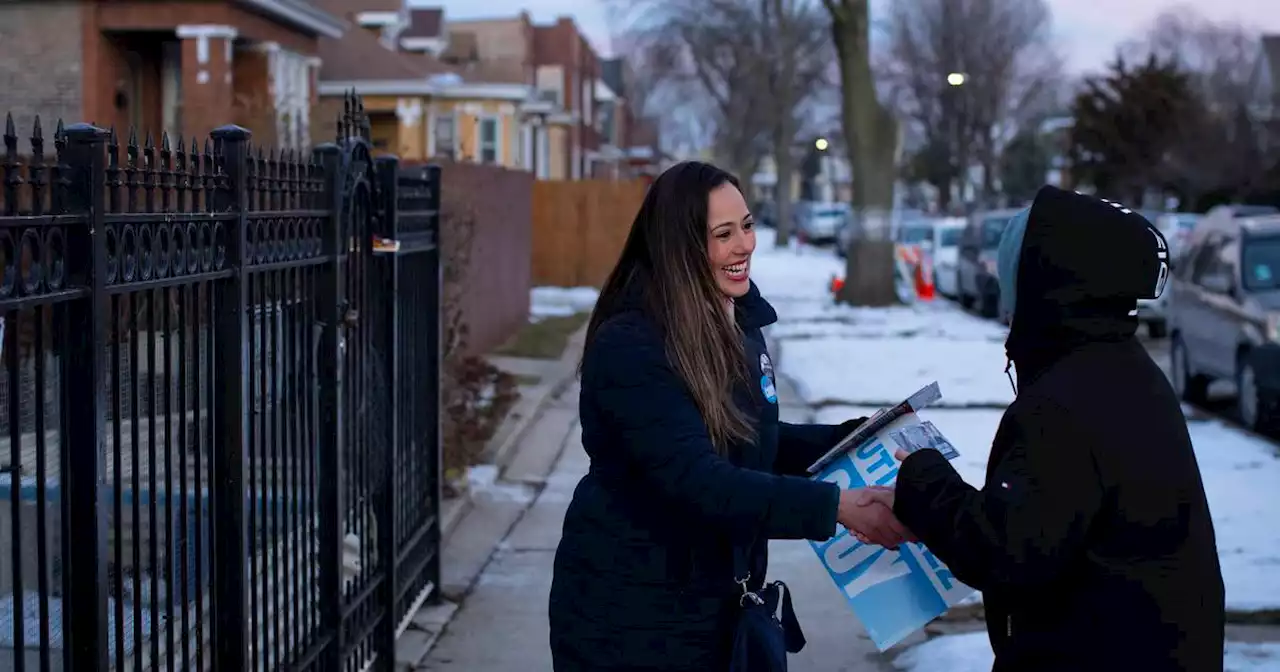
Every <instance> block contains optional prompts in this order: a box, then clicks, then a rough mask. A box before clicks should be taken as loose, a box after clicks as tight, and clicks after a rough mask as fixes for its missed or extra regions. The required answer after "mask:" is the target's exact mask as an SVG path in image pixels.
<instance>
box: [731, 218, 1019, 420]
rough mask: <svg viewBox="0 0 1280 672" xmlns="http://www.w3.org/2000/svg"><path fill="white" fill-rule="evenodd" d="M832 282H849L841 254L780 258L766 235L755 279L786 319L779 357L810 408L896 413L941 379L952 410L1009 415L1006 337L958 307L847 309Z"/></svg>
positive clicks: (802, 252)
mask: <svg viewBox="0 0 1280 672" xmlns="http://www.w3.org/2000/svg"><path fill="white" fill-rule="evenodd" d="M832 275H840V276H843V275H844V262H843V261H841V260H840V259H837V258H836V256H835V255H834V254H833V253H832V252H831V251H829V250H821V249H815V248H812V247H804V246H792V247H791V248H789V249H784V250H778V249H776V248H774V247H773V231H771V230H761V231H760V232H759V233H758V234H757V247H756V253H755V255H754V256H753V257H752V261H751V276H752V278H753V279H754V280H755V281H756V284H757V285H759V286H760V291H761V292H762V293H763V294H764V297H765V298H766V299H768V300H769V302H770V303H772V304H773V306H774V308H776V309H777V311H778V324H776V325H774V326H772V327H770V329H769V336H770V337H771V338H773V339H776V340H777V341H778V342H779V343H780V346H779V352H776V353H775V356H776V357H777V358H778V359H779V360H780V361H783V362H785V364H784V366H785V368H786V371H787V373H788V375H789V376H790V377H791V379H792V380H793V381H794V382H795V383H796V386H797V390H798V391H799V393H800V395H801V396H802V397H803V398H804V400H805V401H806V402H808V403H810V404H817V405H824V404H831V403H854V404H873V405H876V406H879V405H885V404H892V403H896V402H898V401H901V400H902V399H904V398H906V396H907V395H909V394H911V393H912V392H914V391H916V390H917V389H919V388H920V387H921V386H923V385H925V384H927V383H929V382H932V381H933V380H935V379H936V380H937V381H938V385H939V387H941V389H942V397H943V402H942V403H943V405H955V406H1003V405H1005V404H1008V403H1009V402H1010V401H1011V400H1012V399H1013V389H1012V388H1011V387H1010V385H1009V380H1008V378H1007V376H1006V375H1005V373H1004V368H1005V356H1004V338H1005V335H1006V333H1007V332H1006V330H1005V328H1004V327H1002V326H1001V325H999V324H997V323H994V322H991V321H989V320H983V319H980V318H978V317H975V316H973V315H969V314H968V313H965V312H964V311H962V310H960V309H959V308H958V307H956V306H955V305H954V304H952V303H950V302H949V301H941V300H940V301H933V302H928V303H917V304H914V305H909V306H897V307H892V308H853V307H850V306H839V305H836V304H835V302H834V301H833V300H832V298H831V296H830V293H829V291H828V289H827V288H828V285H829V283H830V281H831V276H832ZM833 362H842V363H848V364H849V365H850V366H848V367H844V366H832V363H833Z"/></svg>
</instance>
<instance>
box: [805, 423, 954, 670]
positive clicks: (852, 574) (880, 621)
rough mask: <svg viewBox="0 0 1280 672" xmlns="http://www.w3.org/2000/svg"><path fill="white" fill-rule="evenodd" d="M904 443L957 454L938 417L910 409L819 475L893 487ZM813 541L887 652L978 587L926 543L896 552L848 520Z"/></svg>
mask: <svg viewBox="0 0 1280 672" xmlns="http://www.w3.org/2000/svg"><path fill="white" fill-rule="evenodd" d="M882 437H883V438H882ZM898 448H904V449H906V450H907V451H908V452H914V450H920V449H926V448H927V449H935V450H939V451H941V452H942V453H943V454H944V455H946V456H947V457H948V459H950V458H953V457H955V456H956V454H957V453H956V451H955V448H954V447H953V446H951V444H950V442H948V441H947V440H946V438H945V437H943V436H942V434H941V432H938V431H937V428H936V427H934V426H933V424H932V423H928V422H924V423H922V422H921V421H920V419H919V418H918V417H917V416H916V415H915V413H907V414H904V415H902V416H901V417H899V418H897V419H895V420H894V421H893V422H891V423H889V424H888V425H887V426H885V427H884V428H883V429H881V430H880V431H879V432H877V433H876V435H875V436H873V437H871V438H869V439H867V440H866V441H863V442H862V443H861V444H860V445H858V446H857V447H856V448H853V449H851V450H849V451H848V452H847V453H846V454H845V455H843V456H841V457H839V458H836V459H835V460H833V461H831V462H830V463H828V464H827V465H826V466H825V467H823V469H822V471H821V472H820V473H819V474H818V475H817V476H815V477H814V478H816V479H819V480H823V481H827V482H829V483H835V484H836V485H838V486H840V487H841V488H842V489H846V490H848V489H851V488H860V487H864V486H868V485H884V486H889V485H893V483H894V481H895V480H896V479H897V476H898V465H899V462H898V461H897V460H896V459H894V457H893V454H894V451H896V450H897V449H898ZM809 543H810V545H811V546H813V550H814V552H815V553H817V554H818V559H819V560H821V561H822V564H823V566H824V567H826V569H827V573H828V574H830V575H831V580H832V581H834V582H835V584H836V587H837V588H839V589H840V592H842V593H844V596H845V599H846V600H848V601H849V605H850V606H851V607H853V612H854V614H856V615H857V617H858V620H860V621H862V624H863V626H865V627H866V629H867V634H868V636H870V638H871V641H872V642H874V643H875V645H876V647H877V648H878V649H880V650H881V651H884V650H885V649H888V648H889V647H891V646H893V645H894V644H897V643H898V642H900V641H902V640H903V639H905V638H906V637H907V636H908V635H910V634H911V633H913V632H915V631H916V630H919V629H920V628H923V627H924V626H925V625H927V624H928V623H929V622H930V621H932V620H933V619H935V618H937V617H939V616H941V615H942V614H944V613H946V611H947V609H949V608H951V607H952V606H955V605H956V604H957V603H958V602H960V601H961V600H963V599H964V598H966V597H968V596H969V595H971V594H973V592H974V590H973V589H972V588H970V587H969V586H966V585H965V584H963V583H960V582H959V581H958V580H956V578H955V577H954V576H952V574H951V570H949V569H947V566H946V565H944V564H943V563H942V562H941V561H940V560H938V559H937V558H936V557H934V555H933V554H932V553H930V552H929V549H927V548H925V546H924V545H923V544H919V543H908V544H903V545H902V546H900V547H899V548H898V550H896V551H891V550H888V549H886V548H883V547H881V546H874V545H870V544H864V543H862V542H860V541H858V538H857V537H856V536H855V535H853V534H851V533H850V532H849V531H848V530H846V529H845V528H844V527H843V526H837V534H836V536H834V537H832V538H831V539H828V540H827V541H825V542H813V541H811V542H809Z"/></svg>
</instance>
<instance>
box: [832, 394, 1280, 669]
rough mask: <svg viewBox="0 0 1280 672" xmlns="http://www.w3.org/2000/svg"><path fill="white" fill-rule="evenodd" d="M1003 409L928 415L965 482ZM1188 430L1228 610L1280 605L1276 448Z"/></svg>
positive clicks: (863, 410) (1199, 428)
mask: <svg viewBox="0 0 1280 672" xmlns="http://www.w3.org/2000/svg"><path fill="white" fill-rule="evenodd" d="M876 410H878V408H876V407H865V406H829V407H826V408H823V409H820V410H819V411H818V412H817V414H816V419H815V422H820V423H828V424H837V423H840V422H843V421H845V420H848V419H850V418H856V417H860V416H869V415H871V414H872V413H875V411H876ZM1003 414H1004V412H1003V411H999V410H993V409H948V408H932V409H925V410H924V411H922V412H921V413H920V417H922V418H925V419H927V420H929V421H931V422H933V424H935V425H937V427H938V429H940V430H942V433H943V434H945V435H946V436H947V438H948V439H950V440H951V443H952V444H954V445H955V446H956V449H957V450H959V451H960V456H959V457H957V458H956V459H955V460H954V461H953V462H952V464H954V465H955V467H956V471H957V472H959V474H960V476H961V477H962V478H964V480H965V482H967V483H969V484H970V485H972V486H974V487H982V484H983V483H984V482H985V481H986V476H985V474H986V464H987V456H988V455H989V454H990V452H991V442H992V440H993V439H994V438H995V434H996V428H997V427H998V426H999V424H1000V418H1001V416H1002V415H1003ZM1187 429H1188V430H1189V431H1190V432H1191V441H1192V444H1193V445H1194V446H1195V449H1196V460H1197V461H1198V462H1199V464H1200V475H1201V478H1202V479H1203V480H1204V489H1205V495H1206V496H1207V497H1208V498H1209V510H1210V514H1211V515H1212V516H1213V525H1214V529H1215V531H1216V533H1217V539H1218V557H1219V560H1220V562H1221V563H1222V577H1223V582H1224V583H1225V584H1226V589H1227V608H1228V609H1231V610H1236V611H1258V610H1263V609H1277V608H1280V571H1277V570H1278V569H1280V535H1277V534H1275V521H1274V517H1273V516H1274V515H1275V514H1274V511H1275V509H1276V507H1277V505H1280V490H1277V488H1276V484H1277V483H1280V460H1278V459H1277V449H1276V447H1275V446H1273V445H1272V444H1270V443H1268V442H1267V441H1266V440H1265V439H1262V438H1259V437H1256V436H1253V435H1251V434H1247V433H1245V432H1242V431H1240V430H1238V429H1236V428H1234V427H1231V426H1229V425H1226V424H1224V423H1222V422H1221V421H1218V420H1193V421H1190V422H1188V423H1187ZM1278 669H1280V668H1278Z"/></svg>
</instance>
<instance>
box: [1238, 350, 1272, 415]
mask: <svg viewBox="0 0 1280 672" xmlns="http://www.w3.org/2000/svg"><path fill="white" fill-rule="evenodd" d="M1236 412H1237V414H1238V415H1239V417H1240V424H1242V425H1244V426H1245V427H1247V428H1249V429H1252V430H1256V431H1263V430H1265V429H1266V425H1267V409H1266V404H1264V403H1263V396H1262V394H1261V392H1260V391H1259V390H1258V377H1257V376H1256V375H1255V374H1254V371H1253V365H1252V364H1250V363H1249V362H1248V360H1247V357H1246V356H1245V355H1244V354H1242V355H1241V356H1240V361H1239V362H1238V363H1237V364H1236Z"/></svg>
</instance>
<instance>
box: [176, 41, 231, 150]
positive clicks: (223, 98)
mask: <svg viewBox="0 0 1280 672" xmlns="http://www.w3.org/2000/svg"><path fill="white" fill-rule="evenodd" d="M177 34H178V37H179V38H180V39H181V40H182V133H183V134H184V135H187V136H190V135H191V134H193V133H194V134H198V136H199V137H203V136H205V135H207V134H208V133H209V131H212V130H213V129H215V128H218V127H219V126H225V125H227V124H230V123H231V122H232V121H233V102H234V95H233V92H234V91H233V87H232V84H233V83H234V81H235V77H234V75H233V74H232V73H233V62H234V43H235V39H236V29H235V28H233V27H231V26H219V25H185V26H178V28H177Z"/></svg>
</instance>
